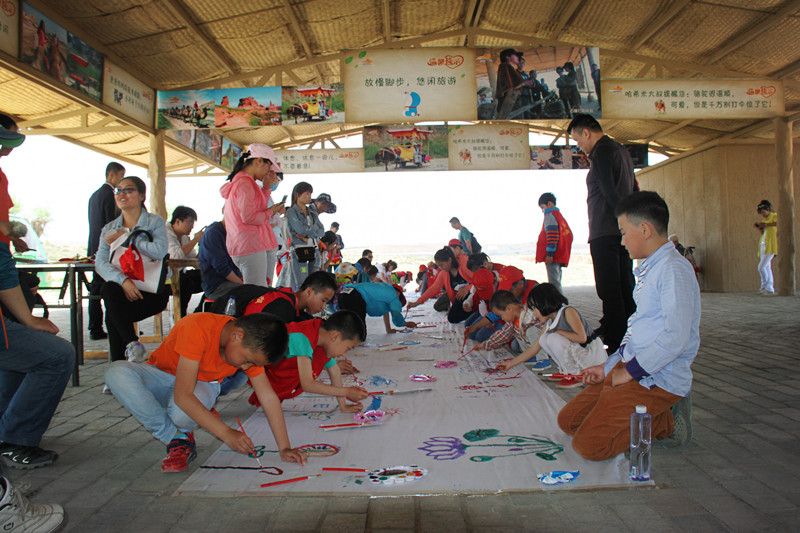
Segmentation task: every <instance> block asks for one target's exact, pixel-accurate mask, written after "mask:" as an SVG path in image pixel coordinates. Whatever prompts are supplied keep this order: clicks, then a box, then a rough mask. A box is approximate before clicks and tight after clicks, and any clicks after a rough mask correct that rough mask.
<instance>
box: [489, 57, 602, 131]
mask: <svg viewBox="0 0 800 533" xmlns="http://www.w3.org/2000/svg"><path fill="white" fill-rule="evenodd" d="M476 56H477V57H476V58H475V73H476V76H477V86H478V89H477V91H478V92H477V95H478V100H477V101H478V120H546V119H552V120H556V119H568V118H569V117H570V116H572V114H574V113H587V114H589V115H592V116H593V117H595V118H600V117H601V109H600V94H601V93H600V85H601V84H600V67H599V65H600V51H599V48H597V47H589V46H569V47H552V46H550V47H541V48H527V47H520V48H478V49H477V50H476ZM570 110H571V113H570V112H569V111H570Z"/></svg>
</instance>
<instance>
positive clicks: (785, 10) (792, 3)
mask: <svg viewBox="0 0 800 533" xmlns="http://www.w3.org/2000/svg"><path fill="white" fill-rule="evenodd" d="M798 9H800V0H788V1H787V2H785V3H784V5H783V7H782V8H780V9H779V10H778V11H777V12H776V13H774V14H772V15H768V16H767V17H766V18H765V19H764V20H762V21H761V22H759V23H758V24H756V25H755V26H753V27H752V28H749V29H748V30H746V31H744V32H742V33H740V34H739V35H737V36H736V37H734V38H733V40H732V41H730V42H729V43H728V44H726V45H723V46H722V47H721V48H719V49H718V50H717V51H716V52H714V53H712V54H711V56H709V57H708V59H706V60H705V63H716V62H717V61H719V60H720V59H722V58H723V57H725V56H726V55H728V54H730V53H731V52H733V51H735V50H738V49H739V48H741V47H742V46H744V45H746V44H747V43H749V42H750V41H752V40H753V39H755V38H756V37H758V36H759V35H761V34H762V33H764V32H765V31H769V30H770V29H772V28H773V27H775V26H776V25H778V24H780V23H781V22H784V21H785V20H786V17H790V16H792V15H794V14H796V12H797V10H798Z"/></svg>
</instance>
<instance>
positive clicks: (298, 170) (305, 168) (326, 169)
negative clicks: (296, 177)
mask: <svg viewBox="0 0 800 533" xmlns="http://www.w3.org/2000/svg"><path fill="white" fill-rule="evenodd" d="M275 156H276V157H277V158H278V163H280V165H281V168H282V169H283V171H284V172H285V173H286V174H334V173H341V172H364V149H363V148H337V149H325V150H275Z"/></svg>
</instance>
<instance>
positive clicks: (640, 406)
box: [636, 405, 647, 414]
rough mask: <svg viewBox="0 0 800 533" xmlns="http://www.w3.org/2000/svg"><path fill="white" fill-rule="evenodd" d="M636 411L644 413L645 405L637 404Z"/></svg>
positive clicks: (645, 410)
mask: <svg viewBox="0 0 800 533" xmlns="http://www.w3.org/2000/svg"><path fill="white" fill-rule="evenodd" d="M636 412H637V413H638V414H642V413H646V412H647V406H646V405H637V406H636Z"/></svg>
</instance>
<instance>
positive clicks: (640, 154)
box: [622, 143, 650, 168]
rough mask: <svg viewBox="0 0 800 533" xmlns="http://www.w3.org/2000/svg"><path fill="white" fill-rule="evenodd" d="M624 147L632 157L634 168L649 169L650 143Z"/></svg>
mask: <svg viewBox="0 0 800 533" xmlns="http://www.w3.org/2000/svg"><path fill="white" fill-rule="evenodd" d="M622 146H624V147H625V148H627V150H628V153H629V154H630V155H631V160H632V161H633V168H647V167H649V166H650V163H649V157H648V153H649V151H650V145H649V144H648V143H640V144H623V145H622Z"/></svg>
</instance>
